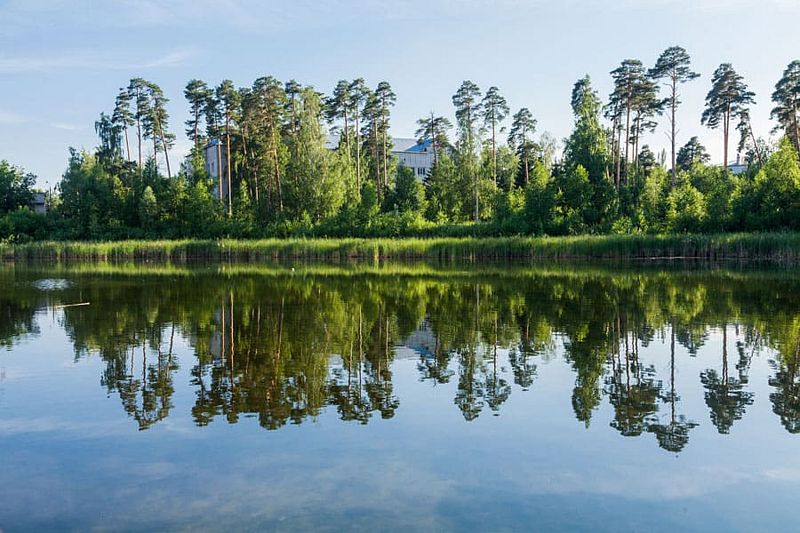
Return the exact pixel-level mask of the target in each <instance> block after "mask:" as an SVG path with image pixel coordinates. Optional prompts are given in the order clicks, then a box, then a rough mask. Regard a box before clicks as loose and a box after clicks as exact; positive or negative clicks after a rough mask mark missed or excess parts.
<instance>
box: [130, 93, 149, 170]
mask: <svg viewBox="0 0 800 533" xmlns="http://www.w3.org/2000/svg"><path fill="white" fill-rule="evenodd" d="M128 99H129V101H130V102H132V103H133V108H134V111H133V118H134V122H135V123H136V138H137V140H138V150H139V168H142V166H143V164H144V161H143V159H142V137H143V135H144V131H143V122H144V121H145V120H146V119H147V116H148V115H149V114H150V98H149V95H148V88H147V82H146V81H145V80H143V79H142V78H133V79H132V80H131V81H130V84H129V85H128Z"/></svg>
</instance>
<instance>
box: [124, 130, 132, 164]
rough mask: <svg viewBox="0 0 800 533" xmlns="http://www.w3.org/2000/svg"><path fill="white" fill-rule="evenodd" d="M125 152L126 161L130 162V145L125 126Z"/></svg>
mask: <svg viewBox="0 0 800 533" xmlns="http://www.w3.org/2000/svg"><path fill="white" fill-rule="evenodd" d="M124 130H125V151H126V152H127V153H128V158H127V161H130V160H131V144H130V142H128V126H125V128H124Z"/></svg>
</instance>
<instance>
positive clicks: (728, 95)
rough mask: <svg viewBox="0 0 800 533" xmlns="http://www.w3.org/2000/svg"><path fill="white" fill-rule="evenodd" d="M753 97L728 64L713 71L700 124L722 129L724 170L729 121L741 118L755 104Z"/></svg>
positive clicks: (741, 79)
mask: <svg viewBox="0 0 800 533" xmlns="http://www.w3.org/2000/svg"><path fill="white" fill-rule="evenodd" d="M754 96H755V93H753V92H751V91H749V90H748V88H747V85H746V84H745V83H744V78H743V77H742V76H740V75H739V74H737V73H736V71H735V70H734V69H733V66H732V65H731V64H730V63H723V64H721V65H720V66H719V67H718V68H717V70H716V71H714V76H713V77H712V79H711V90H710V91H709V92H708V95H707V96H706V108H705V110H704V111H703V116H702V119H701V123H702V124H704V125H706V126H708V127H709V128H712V129H716V128H718V127H720V126H721V127H722V138H723V157H724V161H723V165H724V167H725V169H727V168H728V139H729V137H730V132H731V120H732V119H734V118H736V119H740V118H741V114H742V113H743V112H746V111H747V109H748V106H749V105H751V104H754V103H755V99H754Z"/></svg>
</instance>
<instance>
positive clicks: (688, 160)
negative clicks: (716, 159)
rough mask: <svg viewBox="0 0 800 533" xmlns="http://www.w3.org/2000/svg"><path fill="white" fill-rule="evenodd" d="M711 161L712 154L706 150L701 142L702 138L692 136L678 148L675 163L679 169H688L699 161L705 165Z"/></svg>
mask: <svg viewBox="0 0 800 533" xmlns="http://www.w3.org/2000/svg"><path fill="white" fill-rule="evenodd" d="M709 161H711V156H710V155H708V152H706V147H705V146H703V145H702V144H701V143H700V139H698V138H697V137H692V138H691V139H689V142H687V143H686V144H685V145H683V146H682V147H681V149H680V150H678V155H677V157H676V159H675V164H676V165H677V166H678V169H679V170H685V171H688V170H690V169H691V168H692V166H694V165H695V164H697V163H702V164H704V165H705V164H706V163H708V162H709Z"/></svg>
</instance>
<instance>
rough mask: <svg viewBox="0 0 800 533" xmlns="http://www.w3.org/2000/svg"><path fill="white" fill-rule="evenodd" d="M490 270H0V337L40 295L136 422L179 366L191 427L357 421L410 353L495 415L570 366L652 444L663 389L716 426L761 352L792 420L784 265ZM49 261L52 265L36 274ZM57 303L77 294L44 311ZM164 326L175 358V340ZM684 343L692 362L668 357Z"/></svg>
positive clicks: (11, 339) (678, 414)
mask: <svg viewBox="0 0 800 533" xmlns="http://www.w3.org/2000/svg"><path fill="white" fill-rule="evenodd" d="M497 274H498V273H497V272H494V273H492V274H491V275H487V274H482V273H480V271H476V272H463V271H458V270H454V271H443V272H435V271H428V270H424V271H422V272H417V271H415V270H414V269H413V268H410V267H409V268H406V269H405V270H402V269H401V270H400V271H397V272H395V271H391V270H390V271H389V272H386V273H380V274H379V273H374V272H367V273H353V272H350V271H348V270H346V269H344V270H337V269H322V270H321V271H315V270H313V269H311V270H310V271H299V272H292V271H289V270H286V269H275V268H266V269H264V270H258V269H252V268H250V269H242V271H241V272H230V271H216V270H215V271H208V270H199V271H174V270H171V269H154V270H151V271H140V270H138V269H136V268H133V269H131V270H126V269H124V268H122V269H115V270H112V271H111V272H106V271H103V270H102V269H94V270H92V269H91V268H88V267H85V268H83V269H80V270H77V271H74V270H70V269H61V270H60V271H59V273H58V275H55V274H53V273H50V272H42V271H37V270H33V269H23V268H18V269H6V270H4V271H2V273H0V276H2V278H1V279H0V284H2V287H3V291H2V294H0V313H2V316H3V320H2V321H0V343H1V344H3V345H4V346H7V347H11V346H13V345H14V344H15V343H16V342H19V341H20V340H21V339H23V338H25V337H26V336H31V335H37V334H38V332H39V329H38V328H39V319H40V318H37V311H41V310H43V309H50V310H52V312H53V313H55V316H56V317H57V319H58V320H59V321H60V326H61V327H62V328H63V330H64V331H65V332H66V333H67V335H68V338H69V339H70V342H71V343H72V347H73V349H74V352H75V358H76V360H81V359H82V358H83V357H85V356H87V355H88V354H95V353H96V354H98V355H99V356H100V357H101V358H102V361H103V363H104V370H103V372H102V376H101V378H100V383H101V385H102V386H103V387H105V389H106V390H107V392H108V394H109V395H112V396H117V397H118V398H119V401H120V403H121V405H122V408H123V409H124V411H125V413H127V415H128V416H129V417H130V418H131V419H132V420H134V421H135V423H136V424H137V425H138V427H139V429H141V430H145V429H148V428H150V427H151V426H153V425H154V424H157V423H158V422H159V421H162V420H164V419H166V418H167V417H169V416H170V414H171V412H172V411H173V410H174V402H173V395H174V394H175V391H176V387H177V386H178V385H176V380H175V376H176V374H177V373H178V371H179V370H181V369H186V370H188V371H189V374H190V376H191V380H190V383H189V386H190V387H192V389H193V394H194V404H193V406H192V407H191V417H192V419H193V420H194V422H195V424H197V425H198V426H205V425H208V424H211V423H214V422H217V421H225V422H227V423H231V424H232V423H236V422H237V421H238V420H239V419H240V417H243V416H252V417H256V418H257V419H258V423H259V424H260V425H261V426H262V427H263V428H266V429H270V430H274V429H278V428H280V427H282V426H284V425H286V424H300V423H303V422H304V421H306V420H308V419H309V418H314V417H317V416H319V415H320V414H321V413H322V412H323V411H324V410H326V409H331V410H335V411H336V412H337V413H338V416H339V417H340V418H341V419H342V420H345V421H354V422H358V423H361V424H367V423H368V422H369V421H370V420H371V419H372V418H373V417H380V418H383V419H390V418H392V417H393V416H395V414H396V413H397V412H398V411H399V410H401V409H402V401H403V398H402V397H401V396H400V395H398V394H397V393H396V384H395V383H394V374H393V371H394V364H395V362H396V361H397V360H398V359H407V358H413V359H415V360H416V372H417V375H418V379H419V380H421V381H423V382H424V383H427V384H429V385H430V386H440V385H441V386H448V387H451V389H452V390H453V391H454V393H453V395H452V404H453V407H451V408H453V409H457V410H458V411H459V412H460V413H461V416H463V419H464V420H465V421H467V422H469V421H473V420H475V419H477V418H479V417H482V416H490V415H502V411H503V408H504V406H505V405H506V404H507V402H508V401H509V398H511V397H512V396H514V395H519V394H525V393H526V392H527V391H530V390H532V389H535V388H536V387H537V379H540V378H539V377H538V376H539V370H540V367H541V365H543V364H547V363H548V362H550V361H564V362H566V363H567V364H568V365H569V368H570V369H571V372H572V380H573V384H572V387H571V388H572V392H571V395H570V397H565V398H564V401H565V402H566V401H569V402H571V407H572V411H573V413H574V416H575V419H576V420H577V421H578V422H579V423H581V424H583V425H585V426H586V427H589V426H590V424H592V423H593V421H594V419H595V417H596V413H597V412H598V410H600V409H602V408H603V406H604V405H605V406H607V408H608V409H610V410H611V411H610V412H611V413H612V415H611V421H610V426H611V427H612V428H613V429H614V430H616V431H617V432H618V433H619V434H620V435H622V436H625V437H637V438H654V440H655V442H657V443H658V445H659V446H660V447H661V448H663V449H665V450H669V451H671V452H680V451H681V450H683V449H684V448H685V447H686V446H687V444H688V443H689V440H690V437H691V434H692V430H693V429H694V428H696V427H697V426H698V424H700V423H701V421H698V420H694V419H692V418H690V417H689V416H688V415H686V414H684V409H683V404H682V394H679V391H681V390H686V388H687V387H691V386H695V387H699V388H701V389H702V396H703V398H704V401H705V405H706V408H707V410H708V413H709V419H710V421H711V423H712V424H713V425H714V426H715V428H716V430H717V431H718V432H719V433H720V434H728V433H730V432H731V431H732V429H733V428H734V427H735V426H736V424H737V422H738V421H740V420H741V419H742V418H743V417H745V416H747V411H748V408H750V407H751V406H753V404H754V401H755V399H756V398H755V394H754V393H753V392H752V391H751V390H750V389H749V385H750V377H749V375H750V370H751V366H752V365H753V364H762V365H766V364H767V363H768V364H769V365H770V373H769V375H770V377H769V385H770V387H771V388H772V392H771V393H770V395H769V401H770V403H771V405H772V410H773V412H774V414H775V415H777V416H778V418H779V422H780V423H781V424H782V425H783V427H784V428H785V429H786V430H787V431H789V432H791V433H797V432H800V380H799V379H798V370H800V305H798V303H797V299H796V295H797V294H800V282H799V281H796V280H795V277H794V276H792V275H791V273H786V272H772V273H763V272H754V273H747V272H724V271H723V272H719V271H714V272H702V271H699V272H698V271H695V272H672V273H670V272H659V271H649V270H645V271H639V272H624V271H623V272H619V271H617V272H604V271H598V270H582V269H576V270H574V271H570V272H566V271H564V270H547V269H542V268H534V269H525V270H516V271H513V270H511V271H508V272H503V273H501V275H497ZM62 277H63V278H66V279H67V280H68V281H69V283H61V284H58V285H55V286H52V287H50V286H48V287H47V290H43V289H42V287H41V286H37V285H36V280H39V279H43V278H53V279H56V278H59V279H60V278H62ZM73 302H91V305H90V306H86V307H81V308H70V307H66V308H63V309H59V310H57V311H55V310H54V309H55V307H56V306H58V305H62V304H68V303H73ZM177 340H181V341H182V342H184V343H186V344H188V345H189V346H190V347H191V353H190V355H189V357H187V355H186V354H181V356H180V358H179V357H178V354H176V353H175V345H176V341H177ZM676 346H677V348H676ZM677 349H680V350H682V352H681V355H680V356H679V355H678V354H676V350H677ZM681 357H683V358H684V359H681ZM686 357H688V358H694V357H702V362H703V365H705V369H704V370H702V371H700V372H699V375H698V374H697V373H695V374H693V375H690V374H687V373H686V372H681V371H680V370H681V368H682V366H683V364H684V363H685V358H686ZM451 389H448V390H451ZM777 421H778V420H776V422H777Z"/></svg>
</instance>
